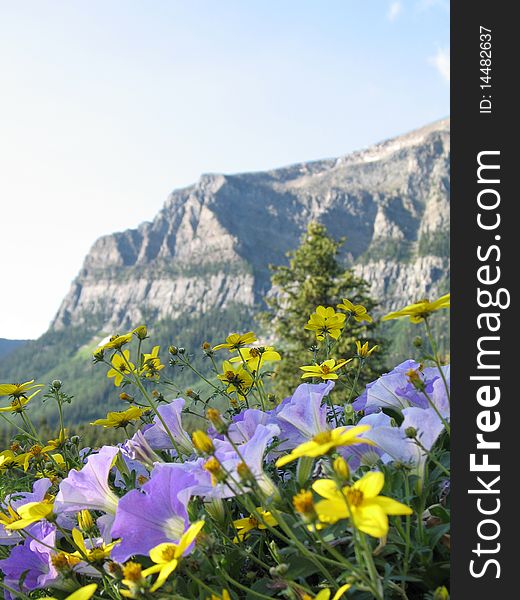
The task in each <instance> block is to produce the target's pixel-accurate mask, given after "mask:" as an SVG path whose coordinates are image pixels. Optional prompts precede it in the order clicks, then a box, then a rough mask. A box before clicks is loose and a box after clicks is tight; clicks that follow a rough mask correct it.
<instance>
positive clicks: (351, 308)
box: [338, 298, 372, 323]
mask: <svg viewBox="0 0 520 600" xmlns="http://www.w3.org/2000/svg"><path fill="white" fill-rule="evenodd" d="M338 308H340V309H341V310H344V311H345V312H348V313H350V314H351V315H352V316H353V317H354V319H355V320H356V321H357V322H358V323H361V322H362V321H367V322H368V323H372V317H371V316H370V315H369V314H368V313H367V309H366V308H365V307H364V306H363V305H362V304H353V303H352V302H351V301H350V300H347V298H343V302H342V303H341V304H338Z"/></svg>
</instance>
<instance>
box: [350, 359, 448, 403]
mask: <svg viewBox="0 0 520 600" xmlns="http://www.w3.org/2000/svg"><path fill="white" fill-rule="evenodd" d="M419 367H420V364H419V363H417V362H415V361H413V360H406V361H404V362H403V363H401V364H400V365H397V367H395V369H393V370H392V371H390V373H386V374H385V375H382V376H381V377H380V378H379V379H377V380H376V381H373V382H371V383H369V384H368V385H367V386H366V388H365V391H364V392H363V394H361V396H359V397H358V398H357V399H356V400H355V401H354V402H353V403H352V406H353V407H354V409H355V410H364V411H365V412H366V413H367V414H370V413H373V412H376V411H377V410H379V409H384V408H393V409H396V410H399V411H402V410H403V409H405V408H408V407H410V406H418V407H419V408H425V409H426V408H428V407H429V403H428V400H427V398H426V396H425V395H424V394H423V393H422V392H420V391H419V390H417V389H416V388H415V387H414V386H413V385H412V384H411V383H410V381H409V380H408V376H407V375H406V373H407V371H409V370H410V369H419ZM443 372H444V373H445V375H446V374H447V375H448V377H449V367H443ZM421 377H422V380H423V383H424V385H425V390H426V393H427V394H428V395H431V394H432V393H433V392H434V389H435V386H436V383H437V381H438V380H439V381H441V383H443V382H442V379H441V378H440V374H439V371H438V369H437V368H436V367H434V368H432V367H428V368H426V369H424V370H423V372H422V373H421ZM438 391H440V389H439V390H438ZM444 394H446V390H445V389H444ZM446 400H447V398H446Z"/></svg>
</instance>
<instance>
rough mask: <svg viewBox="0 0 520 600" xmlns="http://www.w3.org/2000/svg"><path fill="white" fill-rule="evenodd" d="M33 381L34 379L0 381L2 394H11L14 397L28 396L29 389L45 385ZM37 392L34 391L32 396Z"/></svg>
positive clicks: (0, 392) (0, 393)
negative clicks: (23, 381) (20, 381)
mask: <svg viewBox="0 0 520 600" xmlns="http://www.w3.org/2000/svg"><path fill="white" fill-rule="evenodd" d="M33 383H34V379H31V381H26V382H25V383H0V396H11V397H12V398H14V399H16V398H26V397H27V392H28V391H30V390H34V389H35V388H42V387H43V383H34V385H33ZM38 391H40V390H38ZM36 394H37V392H34V393H33V394H32V396H31V398H32V397H33V396H35V395H36Z"/></svg>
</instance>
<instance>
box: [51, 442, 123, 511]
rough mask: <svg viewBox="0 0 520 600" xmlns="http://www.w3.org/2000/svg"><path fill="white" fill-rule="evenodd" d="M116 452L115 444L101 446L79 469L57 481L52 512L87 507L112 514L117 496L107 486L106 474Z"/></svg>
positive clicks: (117, 450) (78, 509)
mask: <svg viewBox="0 0 520 600" xmlns="http://www.w3.org/2000/svg"><path fill="white" fill-rule="evenodd" d="M118 452H119V448H116V447H115V446H103V447H102V448H101V449H100V450H99V452H97V453H96V454H91V455H90V456H89V457H88V459H87V462H86V464H85V466H84V467H83V468H82V469H81V471H74V470H72V471H70V472H69V475H68V477H67V478H66V479H64V480H63V481H62V482H61V483H60V489H59V492H58V494H57V496H56V500H55V502H54V511H55V512H56V513H58V514H59V513H62V512H64V513H69V512H78V511H80V510H83V509H85V508H88V509H91V510H100V511H102V512H105V513H108V514H111V515H114V514H115V512H116V508H117V503H118V498H117V496H116V495H115V494H114V492H113V491H112V490H111V489H110V486H109V484H108V475H109V473H110V470H111V469H112V466H113V464H114V461H115V459H116V456H117V453H118Z"/></svg>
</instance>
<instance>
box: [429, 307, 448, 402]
mask: <svg viewBox="0 0 520 600" xmlns="http://www.w3.org/2000/svg"><path fill="white" fill-rule="evenodd" d="M424 325H425V327H426V335H427V336H428V339H429V341H430V345H431V347H432V352H433V360H434V361H435V364H436V365H437V369H438V370H439V373H440V375H441V379H442V381H443V383H444V387H445V388H446V394H447V396H448V403H449V402H450V386H449V385H448V382H447V381H446V376H445V375H444V371H443V370H442V365H441V361H440V359H439V352H438V350H437V344H436V343H435V339H434V338H433V334H432V330H431V328H430V323H429V322H428V318H427V317H425V318H424Z"/></svg>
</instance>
